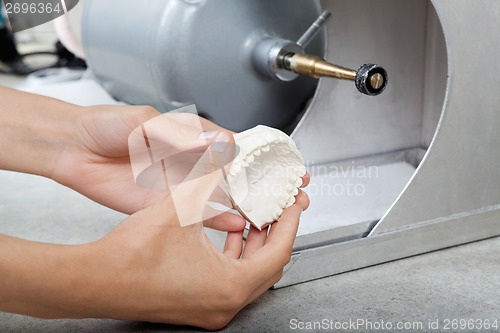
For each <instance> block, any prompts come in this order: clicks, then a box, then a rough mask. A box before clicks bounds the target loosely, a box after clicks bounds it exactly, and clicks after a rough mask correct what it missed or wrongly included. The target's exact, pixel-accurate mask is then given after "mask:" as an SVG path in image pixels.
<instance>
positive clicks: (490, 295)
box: [0, 77, 500, 332]
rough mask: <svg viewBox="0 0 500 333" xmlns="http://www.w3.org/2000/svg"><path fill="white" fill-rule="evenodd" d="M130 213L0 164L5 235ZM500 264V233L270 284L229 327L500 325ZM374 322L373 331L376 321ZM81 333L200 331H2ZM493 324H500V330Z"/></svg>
mask: <svg viewBox="0 0 500 333" xmlns="http://www.w3.org/2000/svg"><path fill="white" fill-rule="evenodd" d="M5 82H6V80H5V78H2V77H0V84H5ZM9 82H10V83H13V81H8V82H7V83H9ZM123 218H124V215H122V214H119V213H116V212H113V211H111V210H108V209H106V208H103V207H101V206H99V205H97V204H95V203H94V202H92V201H90V200H88V199H86V198H84V197H82V196H80V195H79V194H77V193H74V192H72V191H71V190H69V189H67V188H64V187H62V186H60V185H58V184H55V183H53V182H52V181H49V180H47V179H43V178H40V177H35V176H30V175H23V174H18V173H12V172H5V171H0V233H4V234H9V235H13V236H18V237H22V238H26V239H32V240H38V241H46V242H56V243H65V244H78V243H84V242H89V241H92V240H95V239H98V238H99V237H102V236H104V235H105V234H106V233H107V232H109V231H110V230H111V229H112V228H113V227H114V226H115V225H116V224H118V223H119V222H120V221H121V220H122V219H123ZM325 264H328V263H325ZM499 272H500V238H491V239H488V240H484V241H480V242H476V243H471V244H466V245H462V246H458V247H454V248H450V249H446V250H442V251H438V252H433V253H428V254H424V255H420V256H416V257H412V258H408V259H404V260H400V261H396V262H391V263H387V264H383V265H378V266H374V267H370V268H365V269H361V270H357V271H353V272H349V273H345V274H340V275H336V276H332V277H328V278H324V279H320V280H316V281H311V282H308V283H303V284H300V285H296V286H291V287H288V288H284V289H279V290H270V291H268V292H266V293H265V294H264V295H263V296H262V297H261V298H259V299H258V300H256V301H255V302H254V303H252V304H250V305H248V306H247V307H246V308H244V309H243V310H242V311H241V312H240V313H239V314H238V315H237V316H236V317H235V319H234V320H233V321H232V322H231V323H230V324H229V325H228V327H227V328H226V329H225V331H227V332H284V331H290V330H292V329H293V327H294V326H293V323H294V322H293V320H294V319H296V320H297V321H300V322H302V323H304V324H305V323H306V322H315V321H323V320H325V322H326V321H328V322H327V323H329V322H330V321H333V324H332V325H333V328H335V323H337V324H342V323H345V324H349V321H354V322H357V321H358V320H359V321H360V324H362V325H360V326H359V327H358V330H360V331H388V329H387V326H384V327H385V329H383V328H380V329H377V327H378V326H377V325H381V323H382V321H383V322H384V323H385V325H387V323H390V324H392V325H393V326H394V327H396V325H397V324H398V323H406V324H407V325H410V326H413V327H412V328H411V329H408V330H404V329H394V330H392V331H433V332H434V331H446V332H447V331H478V330H477V329H465V330H460V329H451V328H452V327H451V325H450V329H449V330H447V329H446V327H445V324H446V320H453V319H458V320H460V319H467V320H468V319H474V320H478V321H481V320H490V321H493V320H498V324H499V325H500V291H499V290H500V274H499ZM436 320H439V327H438V329H436V330H432V329H431V328H430V327H429V322H431V323H434V322H435V321H436ZM361 321H364V323H362V322H361ZM370 325H372V326H371V327H372V328H373V329H369V328H370ZM415 325H416V326H415ZM418 325H422V326H418ZM420 327H421V328H422V329H419V328H420ZM351 328H352V326H351ZM76 331H77V332H169V331H197V330H196V329H195V328H191V327H179V326H170V325H158V324H149V323H141V322H130V321H117V320H104V319H85V320H40V319H35V318H30V317H25V316H20V315H14V314H8V313H0V332H76ZM307 331H319V330H317V329H312V330H307ZM348 331H356V330H354V329H348ZM490 331H497V332H500V328H499V329H496V330H490Z"/></svg>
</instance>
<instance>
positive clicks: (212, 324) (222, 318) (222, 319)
mask: <svg viewBox="0 0 500 333" xmlns="http://www.w3.org/2000/svg"><path fill="white" fill-rule="evenodd" d="M233 317H234V314H233V315H232V314H228V313H223V312H220V313H213V314H211V315H210V316H208V317H207V318H206V320H204V321H203V324H202V325H201V327H202V328H204V329H207V330H211V331H215V330H220V329H223V328H224V327H226V326H227V324H229V322H230V321H231V320H232V319H233Z"/></svg>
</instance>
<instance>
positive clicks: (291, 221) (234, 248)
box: [83, 177, 309, 329]
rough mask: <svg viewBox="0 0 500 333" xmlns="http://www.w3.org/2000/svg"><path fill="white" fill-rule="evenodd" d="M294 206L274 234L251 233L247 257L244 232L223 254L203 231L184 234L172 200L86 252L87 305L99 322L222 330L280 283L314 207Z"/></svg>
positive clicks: (303, 201)
mask: <svg viewBox="0 0 500 333" xmlns="http://www.w3.org/2000/svg"><path fill="white" fill-rule="evenodd" d="M308 181H309V180H308V177H307V178H306V179H304V184H305V185H307V183H308ZM193 186H194V185H193ZM196 188H200V186H194V187H193V189H196ZM296 199H297V201H296V204H294V205H293V206H291V207H289V208H288V209H286V210H285V211H284V213H283V215H282V216H281V218H280V219H279V221H278V222H275V223H274V224H272V225H271V226H270V227H269V229H270V230H268V228H266V229H264V230H263V231H258V230H257V229H255V228H253V227H252V228H251V230H250V233H249V235H248V238H247V242H246V245H245V247H244V250H243V251H242V232H241V231H239V232H230V233H229V234H228V238H227V240H226V244H225V249H224V252H223V253H221V252H219V251H218V250H217V249H216V248H215V247H214V246H213V245H212V243H210V241H209V240H208V238H207V237H206V235H205V233H204V231H203V228H202V227H201V224H195V225H191V226H188V227H183V228H181V227H179V224H178V221H177V219H176V217H175V214H173V212H174V207H173V205H172V202H171V200H170V197H169V196H167V197H166V198H164V199H162V200H161V201H160V202H158V203H157V204H155V205H153V206H151V207H149V208H146V209H145V210H142V211H140V212H138V213H137V214H135V215H132V216H131V217H129V218H128V219H127V220H125V221H124V222H123V223H122V224H120V225H119V226H118V227H117V228H115V229H114V230H113V231H112V232H111V233H110V234H109V235H108V236H106V237H105V238H103V239H102V240H100V241H98V242H96V243H93V244H89V245H88V246H87V250H86V251H87V253H88V256H89V257H91V258H94V260H95V261H93V262H92V263H90V264H89V267H88V269H87V273H86V274H85V276H84V277H83V279H84V280H85V281H89V282H88V283H85V284H86V285H88V286H90V288H91V290H92V292H90V293H89V298H88V299H84V300H83V302H84V303H85V304H87V306H88V307H89V308H90V309H92V311H94V312H92V313H91V314H90V315H91V316H94V317H106V318H116V319H127V320H141V321H150V322H162V323H172V324H184V325H186V324H187V325H193V326H199V327H203V328H206V329H220V328H222V327H224V326H225V325H227V323H228V322H229V321H230V320H231V319H232V318H233V317H234V316H235V315H236V313H237V312H239V311H240V310H241V309H242V308H243V307H244V306H245V305H247V304H248V303H250V302H252V301H253V300H254V299H256V298H257V297H258V296H260V295H261V294H262V293H264V292H265V291H266V290H267V289H269V288H270V287H271V286H272V285H274V284H275V283H276V282H278V281H279V280H280V278H281V276H282V274H283V268H284V266H285V265H286V264H287V263H288V261H289V260H290V255H291V251H292V246H293V242H294V240H295V236H296V232H297V228H298V223H299V217H300V215H301V213H302V211H303V209H306V208H307V206H308V204H309V199H308V198H307V196H306V195H305V194H304V193H303V192H302V191H300V193H299V194H298V195H297V197H296ZM268 231H269V235H268ZM87 292H88V290H87Z"/></svg>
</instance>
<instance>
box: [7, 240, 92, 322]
mask: <svg viewBox="0 0 500 333" xmlns="http://www.w3.org/2000/svg"><path fill="white" fill-rule="evenodd" d="M0 240H1V242H0V249H1V250H2V251H1V253H2V256H1V257H0V273H1V275H0V276H1V278H0V287H1V288H0V299H1V300H2V302H0V311H7V312H12V313H18V314H23V315H29V316H34V317H39V318H84V317H89V316H91V313H92V304H89V303H88V302H86V300H87V299H88V297H87V295H88V294H89V291H88V290H89V285H90V284H89V276H90V275H89V274H88V272H87V270H88V267H86V262H88V260H89V258H88V251H87V250H86V248H85V246H79V245H78V246H70V245H53V244H44V243H37V242H31V241H25V240H21V239H17V238H12V237H8V236H1V235H0Z"/></svg>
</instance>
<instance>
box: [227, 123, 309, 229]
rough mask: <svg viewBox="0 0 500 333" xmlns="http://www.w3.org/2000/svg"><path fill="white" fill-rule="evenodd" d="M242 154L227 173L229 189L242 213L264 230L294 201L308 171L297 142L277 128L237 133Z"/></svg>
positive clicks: (237, 143)
mask: <svg viewBox="0 0 500 333" xmlns="http://www.w3.org/2000/svg"><path fill="white" fill-rule="evenodd" d="M234 139H235V142H236V145H238V147H239V151H240V152H239V155H238V156H237V157H236V158H235V160H234V162H233V164H232V166H231V168H230V170H229V174H228V177H227V183H228V186H229V189H230V191H229V193H230V194H231V197H232V199H233V201H234V202H235V203H236V205H238V206H239V209H240V210H241V211H240V212H241V213H243V214H242V215H244V216H246V217H247V218H248V220H249V222H250V223H252V224H253V225H254V226H255V227H256V228H258V229H259V230H262V228H264V227H265V226H267V225H269V224H271V223H272V222H274V221H277V220H278V219H279V217H280V216H281V214H282V213H283V209H284V208H287V207H290V206H291V205H293V204H294V203H295V195H297V193H298V192H299V190H298V187H300V186H301V185H302V179H301V177H303V176H304V175H305V174H306V168H305V166H304V159H303V158H302V155H301V154H300V152H299V151H298V150H297V147H296V145H295V142H293V140H292V139H291V138H290V137H289V136H288V135H286V134H285V133H283V132H281V131H280V130H277V129H275V128H271V127H267V126H263V125H259V126H257V127H254V128H252V129H249V130H247V131H244V132H241V133H238V134H235V135H234Z"/></svg>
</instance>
